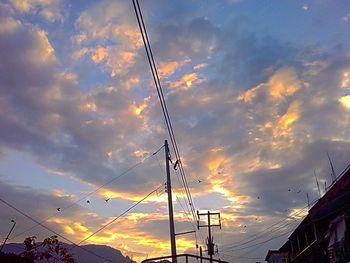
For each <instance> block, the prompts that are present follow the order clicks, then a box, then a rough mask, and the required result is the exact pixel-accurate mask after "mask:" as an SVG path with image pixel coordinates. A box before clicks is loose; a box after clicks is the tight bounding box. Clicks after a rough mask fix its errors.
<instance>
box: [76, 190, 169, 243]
mask: <svg viewBox="0 0 350 263" xmlns="http://www.w3.org/2000/svg"><path fill="white" fill-rule="evenodd" d="M162 187H164V184H162V185H160V186H159V187H157V188H156V189H154V190H152V191H151V192H149V193H148V194H147V195H146V196H144V197H143V198H142V199H140V200H139V201H137V202H135V203H134V204H133V205H132V206H130V207H129V208H128V209H126V210H125V211H124V212H122V213H121V214H119V215H118V216H116V217H115V218H113V219H112V220H111V221H109V222H108V223H107V224H105V225H103V226H102V227H100V228H99V229H97V230H96V231H95V232H93V233H92V234H90V235H89V236H87V237H86V238H84V239H83V240H81V241H80V242H79V243H77V244H76V246H79V245H81V244H82V243H84V242H85V241H87V240H89V239H90V238H92V237H93V236H95V235H96V234H97V233H99V232H101V231H102V230H103V229H105V228H106V227H108V226H110V225H111V224H113V223H114V222H115V221H117V220H118V219H119V218H121V217H123V216H124V215H126V214H127V213H129V212H130V211H131V210H132V209H133V208H135V207H136V206H138V205H139V204H141V203H142V202H143V201H145V200H146V199H147V198H148V197H150V196H151V195H152V194H154V193H156V192H157V191H158V190H159V189H160V188H162Z"/></svg>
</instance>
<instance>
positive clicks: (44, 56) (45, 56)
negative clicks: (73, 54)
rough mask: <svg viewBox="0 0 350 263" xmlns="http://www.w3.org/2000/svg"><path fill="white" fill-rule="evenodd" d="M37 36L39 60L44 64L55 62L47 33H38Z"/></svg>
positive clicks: (53, 51)
mask: <svg viewBox="0 0 350 263" xmlns="http://www.w3.org/2000/svg"><path fill="white" fill-rule="evenodd" d="M37 36H38V39H39V42H40V49H39V52H40V54H39V58H40V59H41V60H42V61H43V62H44V63H50V62H55V61H56V56H55V50H54V49H53V47H52V45H51V43H50V41H49V39H48V38H47V33H46V32H45V31H38V32H37Z"/></svg>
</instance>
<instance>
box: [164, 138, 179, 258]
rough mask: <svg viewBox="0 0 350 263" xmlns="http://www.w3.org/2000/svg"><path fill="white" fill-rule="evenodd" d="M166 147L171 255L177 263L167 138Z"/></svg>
mask: <svg viewBox="0 0 350 263" xmlns="http://www.w3.org/2000/svg"><path fill="white" fill-rule="evenodd" d="M164 148H165V170H166V188H167V192H168V208H169V225H170V226H169V227H170V245H171V257H172V262H173V263H177V258H176V240H175V224H174V211H173V198H172V192H171V178H170V164H169V162H170V153H169V145H168V141H167V140H165V143H164Z"/></svg>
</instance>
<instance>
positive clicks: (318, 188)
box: [314, 169, 321, 197]
mask: <svg viewBox="0 0 350 263" xmlns="http://www.w3.org/2000/svg"><path fill="white" fill-rule="evenodd" d="M314 176H315V179H316V185H317V190H318V195H319V196H320V197H321V190H320V184H319V183H318V179H317V175H316V169H315V170H314Z"/></svg>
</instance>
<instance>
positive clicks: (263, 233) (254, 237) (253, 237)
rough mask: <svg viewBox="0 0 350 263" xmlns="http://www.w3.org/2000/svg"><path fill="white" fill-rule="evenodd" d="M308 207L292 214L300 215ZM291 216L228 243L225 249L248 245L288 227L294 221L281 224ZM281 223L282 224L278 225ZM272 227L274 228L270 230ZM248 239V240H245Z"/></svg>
mask: <svg viewBox="0 0 350 263" xmlns="http://www.w3.org/2000/svg"><path fill="white" fill-rule="evenodd" d="M306 208H307V206H306V207H303V208H301V209H300V210H298V211H296V212H295V213H293V214H292V215H293V216H297V215H299V214H300V213H301V212H302V211H303V210H305V209H306ZM290 218H291V217H290V216H288V217H286V218H284V219H282V220H280V221H278V222H276V223H274V224H272V225H271V226H269V227H267V228H265V229H264V230H263V231H260V232H257V233H255V234H253V235H251V236H249V237H247V238H245V239H243V240H241V241H238V242H234V243H231V244H227V245H225V246H223V247H224V248H225V249H224V250H228V249H231V248H235V247H240V246H243V245H246V244H249V243H251V242H254V241H255V240H258V239H261V238H263V237H265V236H266V235H270V234H272V233H274V232H277V231H279V230H280V229H283V228H284V227H287V226H289V225H290V224H292V223H293V222H289V223H286V224H283V225H280V224H281V223H283V222H285V221H287V220H288V219H290ZM294 220H297V219H294ZM278 225H280V226H278ZM275 226H277V227H276V228H274V227H275ZM270 229H272V230H270ZM245 240H246V241H245Z"/></svg>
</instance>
